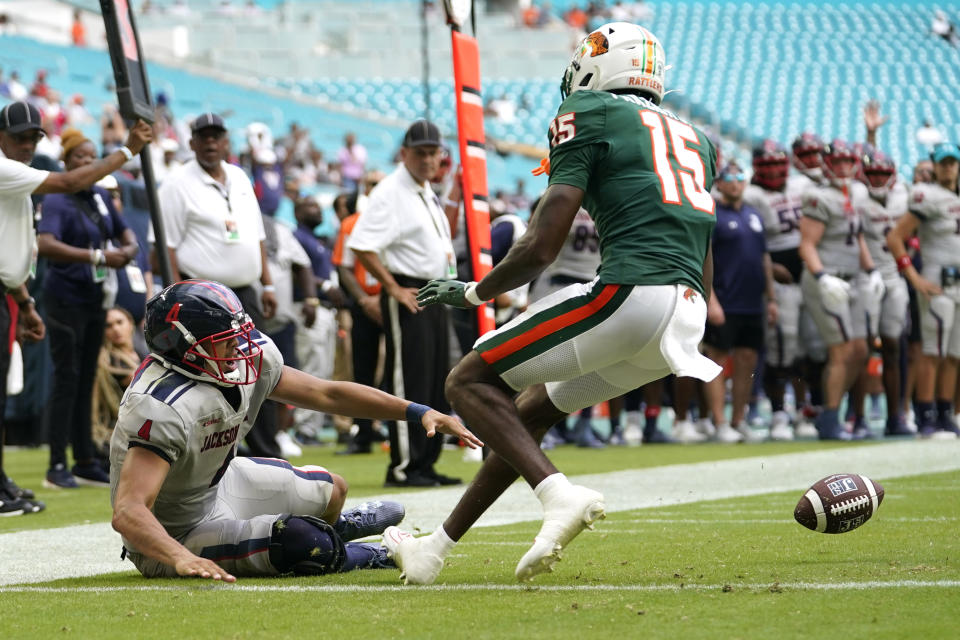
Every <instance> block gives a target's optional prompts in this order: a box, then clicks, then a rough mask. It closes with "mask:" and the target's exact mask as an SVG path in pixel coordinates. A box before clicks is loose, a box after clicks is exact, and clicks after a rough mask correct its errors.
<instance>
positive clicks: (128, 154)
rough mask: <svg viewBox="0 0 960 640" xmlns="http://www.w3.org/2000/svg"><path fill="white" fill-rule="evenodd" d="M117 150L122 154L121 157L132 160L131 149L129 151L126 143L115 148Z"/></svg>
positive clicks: (128, 160)
mask: <svg viewBox="0 0 960 640" xmlns="http://www.w3.org/2000/svg"><path fill="white" fill-rule="evenodd" d="M117 151H119V152H120V153H122V154H123V157H124V158H126V159H127V162H130V161H131V160H133V151H130V148H129V147H127V146H126V145H124V146H122V147H120V148H119V149H117Z"/></svg>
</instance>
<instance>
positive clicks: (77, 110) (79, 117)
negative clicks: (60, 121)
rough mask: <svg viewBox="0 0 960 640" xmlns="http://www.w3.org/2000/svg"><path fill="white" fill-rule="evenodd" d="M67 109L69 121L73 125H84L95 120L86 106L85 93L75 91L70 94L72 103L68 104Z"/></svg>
mask: <svg viewBox="0 0 960 640" xmlns="http://www.w3.org/2000/svg"><path fill="white" fill-rule="evenodd" d="M66 111H67V123H68V124H69V125H70V126H71V127H83V126H86V125H88V124H93V122H94V120H93V116H92V115H90V112H89V111H87V107H86V106H84V97H83V94H80V93H75V94H73V95H72V96H70V104H69V105H67V108H66Z"/></svg>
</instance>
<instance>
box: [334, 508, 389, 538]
mask: <svg viewBox="0 0 960 640" xmlns="http://www.w3.org/2000/svg"><path fill="white" fill-rule="evenodd" d="M405 513H406V512H405V511H404V508H403V505H402V504H400V503H399V502H390V501H383V502H381V501H380V500H373V501H371V502H364V503H362V504H359V505H357V506H356V507H354V508H353V509H351V510H350V511H344V512H342V513H341V514H340V518H338V519H337V523H336V524H335V525H334V526H333V528H334V529H335V530H336V532H337V533H338V534H340V537H341V538H343V541H344V542H349V541H350V540H356V539H357V538H366V537H367V536H376V535H380V534H381V533H383V532H384V530H386V528H387V527H391V526H393V525H397V524H400V521H401V520H403V516H404V515H405Z"/></svg>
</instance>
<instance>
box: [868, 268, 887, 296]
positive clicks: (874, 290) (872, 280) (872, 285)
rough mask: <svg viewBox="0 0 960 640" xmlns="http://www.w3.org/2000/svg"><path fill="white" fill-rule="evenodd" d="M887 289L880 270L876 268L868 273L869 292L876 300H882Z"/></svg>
mask: <svg viewBox="0 0 960 640" xmlns="http://www.w3.org/2000/svg"><path fill="white" fill-rule="evenodd" d="M886 290H887V287H886V286H885V285H884V284H883V276H881V275H880V272H879V271H877V270H876V269H874V270H873V271H871V272H870V273H868V274H867V293H868V294H869V295H870V296H871V297H872V298H873V299H874V300H882V299H883V294H884V293H885V292H886Z"/></svg>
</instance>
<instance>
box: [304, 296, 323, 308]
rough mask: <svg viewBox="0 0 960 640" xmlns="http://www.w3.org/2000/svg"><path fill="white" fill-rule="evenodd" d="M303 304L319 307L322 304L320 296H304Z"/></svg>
mask: <svg viewBox="0 0 960 640" xmlns="http://www.w3.org/2000/svg"><path fill="white" fill-rule="evenodd" d="M303 304H305V305H307V306H310V307H319V306H320V298H304V299H303Z"/></svg>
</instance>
